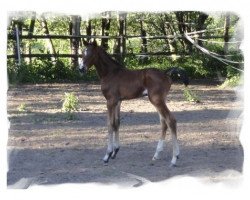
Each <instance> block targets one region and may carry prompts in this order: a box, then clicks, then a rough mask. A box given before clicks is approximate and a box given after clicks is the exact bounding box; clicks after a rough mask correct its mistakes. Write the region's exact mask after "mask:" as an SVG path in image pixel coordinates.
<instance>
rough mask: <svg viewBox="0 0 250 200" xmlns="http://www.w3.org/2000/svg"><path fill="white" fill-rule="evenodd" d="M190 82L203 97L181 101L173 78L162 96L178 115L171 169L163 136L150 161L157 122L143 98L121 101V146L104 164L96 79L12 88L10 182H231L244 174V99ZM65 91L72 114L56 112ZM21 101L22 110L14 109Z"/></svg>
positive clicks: (102, 104)
mask: <svg viewBox="0 0 250 200" xmlns="http://www.w3.org/2000/svg"><path fill="white" fill-rule="evenodd" d="M189 87H190V89H192V90H193V91H195V92H196V93H197V94H198V96H199V97H200V100H201V103H192V102H188V101H185V98H184V96H183V89H184V86H182V85H178V84H176V85H173V86H172V88H171V91H170V94H169V95H168V98H167V105H168V107H169V109H170V110H171V111H172V112H173V113H174V115H175V117H176V118H177V121H178V140H179V144H180V151H181V152H180V159H179V160H178V161H177V167H169V164H170V161H171V154H172V146H171V141H170V135H169V134H168V135H167V138H166V141H167V147H166V149H165V150H164V152H163V154H162V159H161V160H157V161H155V162H152V160H151V159H152V157H153V154H154V152H155V148H156V145H157V142H158V139H159V136H160V124H159V117H158V114H157V113H156V111H155V108H154V107H153V106H152V105H151V104H150V102H149V101H148V98H147V97H143V98H140V99H136V100H131V101H124V102H123V103H122V107H121V127H120V140H121V149H120V151H119V153H118V155H117V158H116V159H115V160H110V162H109V164H108V165H104V164H103V162H102V161H101V159H102V157H103V156H104V154H105V151H106V147H107V146H106V145H107V126H106V124H107V119H106V101H105V99H104V97H103V96H102V94H101V91H100V85H98V84H97V83H93V84H90V83H88V84H86V83H83V84H39V85H22V86H10V88H9V91H8V116H9V120H10V130H9V136H8V164H9V171H8V174H7V178H8V180H7V183H8V186H9V188H28V187H29V186H32V185H34V184H39V185H51V184H61V183H93V182H94V183H105V184H117V185H121V186H125V187H138V186H141V185H143V184H144V183H148V182H160V181H163V180H168V179H169V178H171V177H174V176H177V175H179V176H180V175H186V176H192V177H199V178H204V180H207V181H212V182H218V181H225V180H226V181H227V180H229V181H234V180H235V179H237V178H238V177H239V176H240V174H241V173H242V167H243V160H244V155H243V148H242V146H241V144H240V141H239V132H240V127H241V116H242V109H243V105H242V101H241V100H240V99H239V98H237V94H236V92H235V90H234V89H219V88H218V87H217V85H216V84H214V83H211V82H209V81H208V82H199V83H197V82H194V83H193V84H191V85H190V86H189ZM65 92H75V94H76V95H77V96H78V98H79V102H80V109H79V111H78V112H76V113H74V116H75V117H74V119H73V120H69V119H68V118H67V115H66V114H65V113H63V112H62V111H61V107H62V101H61V100H62V98H63V96H64V93H65ZM22 103H24V104H25V106H26V111H25V112H19V111H18V109H17V107H18V106H19V105H20V104H22ZM225 172H229V173H225Z"/></svg>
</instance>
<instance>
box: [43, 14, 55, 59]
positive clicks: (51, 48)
mask: <svg viewBox="0 0 250 200" xmlns="http://www.w3.org/2000/svg"><path fill="white" fill-rule="evenodd" d="M41 18H42V21H41V23H42V27H43V29H44V33H45V34H46V35H49V28H48V24H47V21H46V19H45V17H44V16H42V17H41ZM46 43H47V48H48V52H49V53H50V52H52V54H54V57H52V60H53V61H55V60H56V56H55V55H56V50H55V46H54V44H53V41H52V39H51V38H50V39H49V40H46Z"/></svg>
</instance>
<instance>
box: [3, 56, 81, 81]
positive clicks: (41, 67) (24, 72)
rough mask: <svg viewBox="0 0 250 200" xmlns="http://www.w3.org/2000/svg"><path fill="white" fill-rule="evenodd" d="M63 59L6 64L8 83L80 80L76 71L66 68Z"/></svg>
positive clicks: (69, 67)
mask: <svg viewBox="0 0 250 200" xmlns="http://www.w3.org/2000/svg"><path fill="white" fill-rule="evenodd" d="M64 63H67V62H65V61H63V59H60V60H59V59H58V60H57V61H55V62H53V61H51V60H48V59H46V60H45V59H34V60H33V61H32V62H31V63H27V62H25V61H23V62H22V63H21V65H19V66H18V65H16V64H15V63H14V62H8V64H7V65H8V66H7V71H8V78H9V82H10V83H45V82H60V81H65V80H69V81H75V80H81V75H80V73H79V71H78V70H76V69H72V67H71V66H70V65H68V66H66V65H65V64H64Z"/></svg>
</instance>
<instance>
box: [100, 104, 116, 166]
mask: <svg viewBox="0 0 250 200" xmlns="http://www.w3.org/2000/svg"><path fill="white" fill-rule="evenodd" d="M107 108H108V148H107V151H106V154H105V156H104V158H103V161H104V162H105V163H107V162H108V161H109V159H110V157H111V158H115V156H116V154H117V152H118V151H119V124H120V117H119V115H120V114H119V113H120V102H114V101H107ZM114 132H115V137H113V134H114Z"/></svg>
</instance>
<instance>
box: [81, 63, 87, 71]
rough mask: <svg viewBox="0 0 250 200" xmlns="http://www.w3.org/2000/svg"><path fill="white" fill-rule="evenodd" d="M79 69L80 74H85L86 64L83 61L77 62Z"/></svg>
mask: <svg viewBox="0 0 250 200" xmlns="http://www.w3.org/2000/svg"><path fill="white" fill-rule="evenodd" d="M79 71H80V72H81V73H82V74H85V73H86V72H87V66H86V65H85V64H84V63H83V62H80V64H79Z"/></svg>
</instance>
